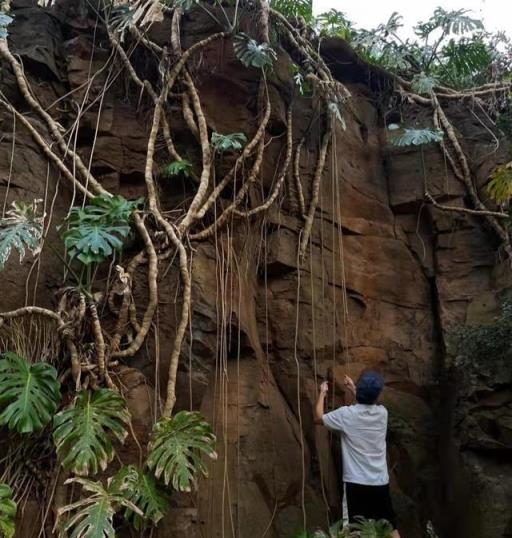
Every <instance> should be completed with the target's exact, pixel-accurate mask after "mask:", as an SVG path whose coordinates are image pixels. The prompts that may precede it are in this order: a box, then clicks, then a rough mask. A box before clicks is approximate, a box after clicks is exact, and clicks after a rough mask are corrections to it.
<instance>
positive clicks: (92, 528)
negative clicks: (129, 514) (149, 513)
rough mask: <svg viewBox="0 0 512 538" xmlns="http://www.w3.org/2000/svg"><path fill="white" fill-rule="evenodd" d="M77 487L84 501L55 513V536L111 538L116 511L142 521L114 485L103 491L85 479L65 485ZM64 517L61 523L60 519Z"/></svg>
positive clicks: (99, 485) (101, 486)
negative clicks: (82, 492) (56, 533)
mask: <svg viewBox="0 0 512 538" xmlns="http://www.w3.org/2000/svg"><path fill="white" fill-rule="evenodd" d="M72 483H76V484H80V485H81V486H82V490H83V491H86V492H88V493H90V495H88V496H87V497H82V498H80V500H78V501H76V502H74V503H71V504H68V505H66V506H63V507H62V508H59V509H58V511H57V518H58V522H59V523H60V525H59V536H61V537H67V536H70V537H71V538H114V536H115V531H114V526H113V519H114V514H115V512H116V510H118V509H119V508H126V509H128V510H131V511H133V512H134V513H136V514H137V515H139V516H141V517H142V512H141V511H140V510H139V508H137V507H136V506H135V505H134V504H133V503H132V502H130V501H129V500H128V499H126V498H125V497H124V495H123V492H122V490H119V489H118V487H117V485H116V487H113V485H112V484H109V485H108V486H107V488H104V487H103V484H102V483H101V482H93V481H92V480H87V479H85V478H71V479H70V480H67V481H66V484H72ZM65 515H67V518H66V519H65V520H64V521H61V520H62V517H63V516H65Z"/></svg>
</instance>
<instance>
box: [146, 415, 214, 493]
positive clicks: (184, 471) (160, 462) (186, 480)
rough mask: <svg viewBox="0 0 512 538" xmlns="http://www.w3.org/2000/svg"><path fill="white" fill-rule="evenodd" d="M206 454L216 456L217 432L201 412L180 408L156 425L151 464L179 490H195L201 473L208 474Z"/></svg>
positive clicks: (152, 469)
mask: <svg viewBox="0 0 512 538" xmlns="http://www.w3.org/2000/svg"><path fill="white" fill-rule="evenodd" d="M203 456H208V457H210V458H213V459H215V458H216V457H217V453H216V452H215V435H214V434H213V431H212V428H211V426H210V425H209V424H208V423H207V422H206V421H205V420H204V418H203V416H202V415H201V414H200V413H197V412H189V411H180V412H179V413H177V414H176V415H175V416H174V417H173V418H161V419H160V420H159V421H158V422H157V423H156V424H155V426H154V429H153V438H152V440H151V443H150V445H149V456H148V459H147V465H148V467H149V469H150V470H151V471H153V473H154V474H155V476H156V478H157V479H159V478H160V477H162V478H163V481H164V483H165V484H166V485H169V484H172V487H173V488H174V489H175V490H177V491H191V489H192V486H194V485H195V484H196V481H197V475H204V476H207V474H208V473H207V469H206V465H205V463H204V461H203Z"/></svg>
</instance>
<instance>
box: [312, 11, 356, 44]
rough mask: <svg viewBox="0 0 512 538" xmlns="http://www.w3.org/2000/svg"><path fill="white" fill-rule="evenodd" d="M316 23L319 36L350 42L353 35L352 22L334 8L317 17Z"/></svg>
mask: <svg viewBox="0 0 512 538" xmlns="http://www.w3.org/2000/svg"><path fill="white" fill-rule="evenodd" d="M316 23H317V28H318V31H319V33H320V35H321V36H327V37H341V38H342V39H345V40H346V41H351V40H352V38H353V37H354V35H355V30H354V26H353V24H352V22H351V21H350V20H349V19H347V16H346V15H345V13H343V12H341V11H338V10H337V9H334V8H332V9H330V10H329V11H325V12H324V13H321V14H320V15H318V17H317V19H316Z"/></svg>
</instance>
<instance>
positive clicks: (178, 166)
mask: <svg viewBox="0 0 512 538" xmlns="http://www.w3.org/2000/svg"><path fill="white" fill-rule="evenodd" d="M191 171H192V163H191V162H190V161H187V160H186V159H182V160H181V161H173V162H172V163H170V164H168V165H167V166H166V167H165V168H164V172H163V174H164V176H165V177H175V176H179V175H183V176H185V177H189V176H190V172H191Z"/></svg>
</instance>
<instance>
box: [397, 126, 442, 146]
mask: <svg viewBox="0 0 512 538" xmlns="http://www.w3.org/2000/svg"><path fill="white" fill-rule="evenodd" d="M442 140H443V131H441V130H440V129H428V128H427V129H404V130H403V132H402V133H401V134H397V135H394V136H393V137H391V145H393V146H396V147H403V146H422V145H424V144H431V143H432V142H442Z"/></svg>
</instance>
